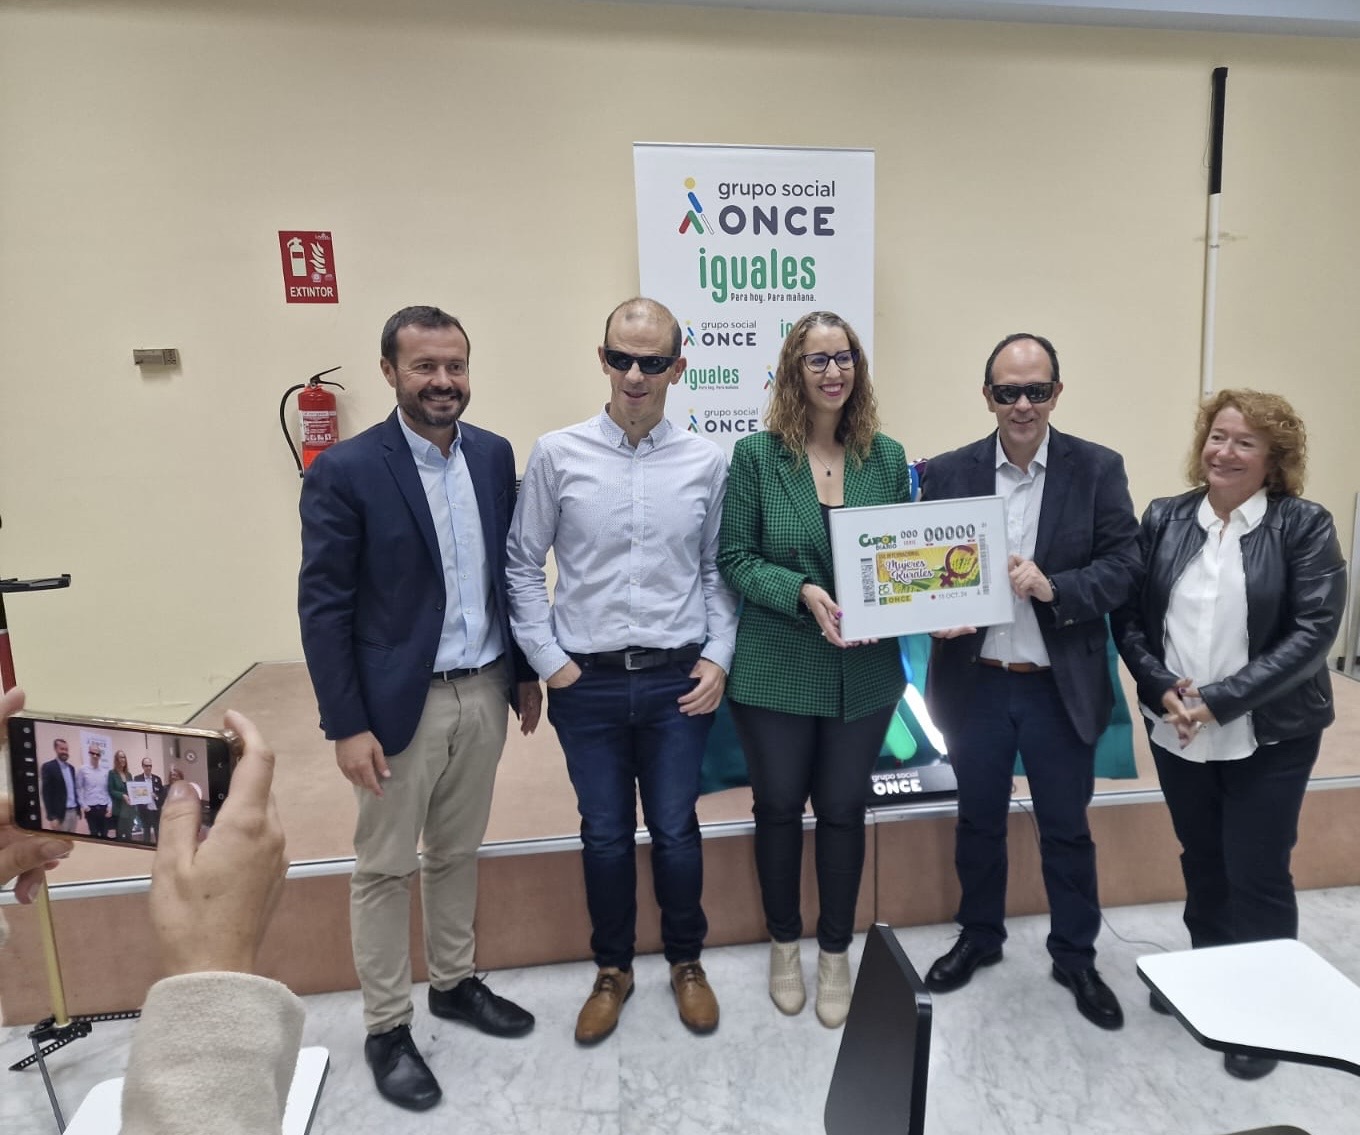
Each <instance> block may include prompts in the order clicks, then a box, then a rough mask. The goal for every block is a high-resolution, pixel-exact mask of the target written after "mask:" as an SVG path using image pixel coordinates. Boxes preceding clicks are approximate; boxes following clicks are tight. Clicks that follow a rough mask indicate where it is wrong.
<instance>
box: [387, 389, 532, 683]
mask: <svg viewBox="0 0 1360 1135" xmlns="http://www.w3.org/2000/svg"><path fill="white" fill-rule="evenodd" d="M397 422H398V423H399V424H400V426H401V432H402V433H403V434H404V435H405V436H406V443H407V444H408V445H409V446H410V447H411V456H412V457H414V458H415V461H416V472H418V473H419V474H420V483H421V485H422V486H423V487H424V489H425V500H426V503H428V504H429V506H430V519H431V520H433V521H434V532H435V537H436V538H437V539H438V541H439V558H440V560H441V561H442V563H443V567H444V592H445V600H444V626H443V627H442V628H441V630H440V632H439V650H438V651H437V652H436V654H435V657H434V668H435V671H436V672H439V671H444V670H466V669H470V668H471V667H474V666H485V665H487V663H489V662H494V661H495V660H496V659H497V658H499V657H500V656H501V655H502V654H504V653H505V643H504V642H502V641H501V630H500V626H499V624H498V623H497V622H496V620H495V619H493V618H492V617H491V611H490V607H489V600H490V597H491V567H490V564H489V563H488V562H487V558H486V541H485V540H484V539H483V538H482V514H481V512H480V511H478V508H477V493H476V491H475V490H474V489H473V487H472V475H471V474H470V473H469V472H468V467H467V459H466V458H465V457H464V456H463V444H462V443H463V438H462V435H461V434H457V435H455V436H454V439H453V445H452V446H451V447H450V448H449V455H448V457H447V458H446V457H445V456H444V455H443V454H442V453H441V452H440V451H439V446H437V445H435V444H434V443H433V442H431V441H426V440H425V439H424V438H423V437H421V436H420V435H419V434H418V433H416V432H415V430H413V429H411V427H410V426H408V425H407V424H406V422H405V420H404V419H403V418H402V416H401V414H400V413H398V414H397Z"/></svg>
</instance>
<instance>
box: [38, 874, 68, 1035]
mask: <svg viewBox="0 0 1360 1135" xmlns="http://www.w3.org/2000/svg"><path fill="white" fill-rule="evenodd" d="M38 925H39V926H41V927H42V939H43V955H44V957H45V960H46V962H47V986H48V989H49V990H51V993H52V1018H53V1020H54V1021H55V1022H56V1026H57V1028H65V1027H66V1026H67V1025H69V1024H70V1023H71V1018H70V1017H68V1016H67V1015H66V990H65V989H64V988H63V987H62V984H61V960H60V959H59V958H58V957H57V932H56V930H55V929H54V928H53V926H52V900H51V899H50V898H49V897H48V895H47V879H46V878H44V879H43V880H42V882H41V883H39V884H38Z"/></svg>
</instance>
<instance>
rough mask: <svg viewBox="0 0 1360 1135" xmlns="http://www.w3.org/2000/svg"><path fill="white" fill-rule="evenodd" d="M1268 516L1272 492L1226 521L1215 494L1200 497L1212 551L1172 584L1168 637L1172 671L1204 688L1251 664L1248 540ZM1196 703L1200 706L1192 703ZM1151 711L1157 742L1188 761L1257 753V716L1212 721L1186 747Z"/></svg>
mask: <svg viewBox="0 0 1360 1135" xmlns="http://www.w3.org/2000/svg"><path fill="white" fill-rule="evenodd" d="M1265 515H1266V491H1265V489H1261V490H1259V491H1258V492H1257V493H1256V494H1255V495H1254V496H1252V497H1251V498H1250V499H1248V500H1246V501H1244V502H1243V503H1242V504H1241V505H1239V506H1238V507H1237V508H1235V509H1233V511H1232V513H1231V514H1230V515H1229V517H1228V522H1227V523H1226V524H1225V523H1224V522H1223V521H1221V520H1220V519H1219V518H1218V516H1217V515H1216V514H1215V512H1214V510H1213V508H1212V507H1211V506H1210V504H1209V498H1208V497H1207V496H1206V497H1205V498H1204V499H1203V500H1202V501H1200V505H1199V511H1198V512H1197V513H1196V514H1195V520H1196V522H1197V523H1198V524H1199V526H1200V527H1201V528H1203V529H1204V530H1205V532H1206V533H1207V536H1206V538H1205V541H1204V548H1203V549H1202V550H1201V551H1200V553H1199V555H1197V556H1196V557H1195V558H1194V559H1193V560H1191V561H1190V563H1189V564H1187V565H1186V568H1185V571H1184V572H1182V573H1181V577H1180V579H1178V580H1177V581H1176V582H1175V584H1174V585H1173V586H1172V588H1171V601H1170V603H1169V604H1168V605H1167V612H1166V638H1165V647H1166V655H1165V657H1166V666H1167V669H1168V670H1170V671H1171V672H1172V673H1174V674H1180V675H1182V676H1184V677H1187V678H1190V679H1191V680H1192V681H1193V682H1194V684H1195V686H1196V688H1198V687H1200V686H1206V685H1208V684H1209V683H1210V682H1216V681H1219V680H1220V679H1222V678H1226V677H1228V676H1229V675H1231V674H1235V673H1237V671H1239V670H1240V669H1242V667H1244V666H1245V665H1246V664H1247V662H1248V661H1249V658H1248V654H1247V577H1246V574H1245V573H1244V572H1243V570H1242V537H1243V536H1245V535H1246V534H1247V533H1248V532H1251V531H1252V530H1253V529H1255V528H1256V527H1257V525H1259V524H1260V523H1261V521H1262V520H1263V519H1264V518H1265ZM1189 704H1191V705H1194V704H1196V703H1195V702H1194V701H1193V700H1190V701H1189ZM1143 713H1144V714H1145V715H1146V716H1147V717H1149V718H1151V719H1152V720H1154V721H1155V722H1156V724H1155V725H1154V726H1153V729H1152V740H1153V742H1154V743H1156V744H1158V745H1160V746H1161V747H1162V748H1163V749H1166V750H1167V752H1170V753H1176V754H1177V755H1179V756H1181V757H1184V758H1185V759H1186V760H1187V761H1195V762H1197V763H1203V762H1205V761H1240V760H1242V759H1243V758H1244V757H1249V756H1251V754H1252V753H1253V752H1255V751H1256V731H1255V729H1253V728H1252V724H1251V714H1250V713H1245V714H1243V715H1242V716H1241V717H1239V718H1237V719H1235V720H1233V721H1230V722H1228V723H1227V724H1226V725H1225V724H1220V723H1219V722H1214V723H1213V724H1211V725H1207V726H1206V727H1205V728H1203V729H1201V730H1199V731H1198V732H1196V734H1195V735H1194V737H1193V738H1191V740H1190V743H1189V744H1188V745H1186V746H1185V748H1183V749H1182V748H1181V745H1180V741H1179V740H1178V739H1177V737H1176V727H1175V726H1174V725H1171V724H1170V723H1169V722H1166V721H1163V720H1162V719H1161V715H1160V713H1157V714H1154V713H1152V712H1151V711H1149V710H1148V709H1147V708H1146V707H1144V709H1143Z"/></svg>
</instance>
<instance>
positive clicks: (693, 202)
mask: <svg viewBox="0 0 1360 1135" xmlns="http://www.w3.org/2000/svg"><path fill="white" fill-rule="evenodd" d="M697 186H698V182H696V181H695V180H694V178H692V177H687V178H685V197H686V204H687V205H688V206H689V207H688V208H687V209H686V210H685V215H684V216H683V217H682V218H681V219H680V231H681V232H682V233H687V232H689V230H690V229H693V230H694V231H695V233H697V234H698V235H699V236H703V235H704V234H705V233H709V232H712V231H713V222H711V221H710V220H709V219H708V217H707V215H705V213H704V207H703V205H702V204H701V203H700V201H699V195H698V194H697V193H695V192H694V190H695V188H696V187H697Z"/></svg>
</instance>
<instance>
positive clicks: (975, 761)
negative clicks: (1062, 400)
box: [922, 333, 1139, 1029]
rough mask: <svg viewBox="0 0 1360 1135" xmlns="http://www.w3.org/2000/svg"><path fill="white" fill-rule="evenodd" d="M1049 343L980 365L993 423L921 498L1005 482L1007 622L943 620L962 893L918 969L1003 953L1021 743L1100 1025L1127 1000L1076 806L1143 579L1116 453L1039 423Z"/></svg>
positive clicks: (940, 707)
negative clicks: (1099, 965)
mask: <svg viewBox="0 0 1360 1135" xmlns="http://www.w3.org/2000/svg"><path fill="white" fill-rule="evenodd" d="M1058 375H1059V371H1058V355H1057V352H1056V351H1055V350H1054V349H1053V344H1052V343H1050V342H1049V341H1048V340H1047V339H1044V338H1042V337H1041V336H1038V335H1031V334H1028V333H1021V334H1017V335H1009V336H1007V337H1006V338H1005V339H1003V340H1002V341H1001V342H1000V343H998V344H997V346H996V348H995V349H994V350H993V351H992V354H991V357H990V358H988V360H987V364H986V367H985V368H984V371H983V379H984V382H983V387H982V395H983V398H984V399H985V400H986V402H987V408H988V409H989V410H990V411H991V412H992V413H993V414H994V415H995V416H996V423H997V429H996V432H995V433H993V434H991V435H990V436H988V437H986V438H984V439H983V440H982V441H978V442H974V443H973V444H972V445H966V446H964V447H963V448H961V449H956V450H954V451H953V452H951V453H946V454H944V455H943V456H940V457H934V458H932V459H931V460H930V461H929V462H928V463H927V465H926V470H925V474H924V477H923V479H922V499H923V500H949V499H953V498H958V497H976V496H990V495H993V494H995V495H998V496H1001V497H1003V498H1004V499H1005V505H1006V529H1007V532H1006V541H1007V547H1008V550H1009V568H1010V582H1011V590H1012V598H1013V601H1014V621H1013V622H1011V623H1008V624H1003V625H999V626H995V627H990V628H986V629H983V630H977V629H975V628H973V627H958V628H955V629H954V630H951V631H941V632H938V633H937V636H936V637H937V642H936V643H935V649H934V652H933V655H932V657H931V662H930V673H929V677H928V679H927V689H926V696H927V701H928V703H929V706H930V711H931V714H932V716H933V717H934V719H935V722H936V724H938V725H939V726H940V728H941V730H942V731H943V732H944V735H945V740H946V742H947V744H948V747H949V756H950V759H951V761H952V762H953V764H954V770H955V773H956V774H957V776H958V784H959V809H958V827H957V829H956V832H955V846H954V865H955V868H956V869H957V871H958V875H959V882H960V884H961V886H962V890H963V894H962V898H961V900H960V903H959V910H958V914H957V915H956V920H957V921H958V923H959V925H960V926H961V927H962V930H961V932H960V934H959V938H958V941H957V942H955V944H954V946H953V948H952V949H951V950H950V951H949V952H948V953H947V954H945V955H944V956H943V957H942V958H940V959H938V960H937V961H936V962H935V964H934V965H933V966H931V968H930V970H929V971H928V973H927V974H926V984H927V985H928V986H929V987H930V988H931V989H933V990H934V991H936V992H937V993H944V992H948V991H949V990H952V989H957V988H959V987H960V986H962V985H964V984H966V983H967V982H968V980H969V979H970V978H971V977H972V976H973V973H974V971H975V970H976V969H977V968H978V967H979V966H984V965H991V964H993V963H995V962H998V961H1000V960H1001V944H1002V943H1003V942H1004V941H1005V939H1006V928H1005V908H1006V868H1007V861H1006V831H1007V816H1008V813H1009V808H1010V794H1011V780H1012V775H1013V770H1014V764H1015V754H1016V752H1017V750H1018V751H1019V753H1020V755H1021V758H1022V761H1023V763H1024V769H1025V774H1026V776H1027V777H1028V778H1029V786H1030V793H1031V795H1032V797H1033V800H1034V815H1035V818H1036V820H1037V822H1038V825H1039V841H1040V857H1041V859H1042V862H1043V875H1044V886H1045V888H1046V890H1047V892H1048V903H1049V911H1050V919H1051V921H1050V933H1049V936H1048V951H1049V954H1050V955H1051V956H1052V959H1053V970H1052V973H1053V978H1054V980H1055V981H1057V982H1059V983H1060V984H1062V985H1064V986H1066V987H1067V988H1068V989H1070V990H1072V992H1073V994H1074V996H1075V998H1076V1003H1077V1008H1078V1009H1079V1010H1080V1011H1081V1013H1082V1015H1083V1016H1085V1017H1086V1018H1087V1019H1088V1020H1090V1021H1092V1022H1093V1023H1095V1024H1097V1025H1099V1026H1100V1027H1101V1028H1107V1029H1117V1028H1120V1027H1121V1026H1122V1025H1123V1023H1124V1015H1123V1011H1122V1010H1121V1009H1120V1007H1119V1001H1118V999H1117V998H1116V997H1115V995H1114V993H1113V991H1112V990H1111V989H1110V988H1109V986H1107V985H1106V984H1105V982H1104V981H1103V980H1101V977H1100V974H1099V973H1097V972H1096V969H1095V956H1096V952H1095V940H1096V935H1097V933H1098V932H1099V930H1100V902H1099V897H1098V894H1097V887H1096V856H1095V845H1094V844H1093V843H1092V842H1091V832H1090V828H1089V826H1088V825H1087V820H1086V806H1087V804H1089V803H1090V799H1091V793H1092V791H1093V789H1094V787H1095V771H1094V770H1095V745H1096V740H1097V738H1098V737H1099V736H1100V734H1101V732H1102V731H1103V730H1104V728H1105V726H1106V724H1107V723H1108V721H1109V718H1110V711H1111V709H1112V708H1113V705H1114V692H1113V690H1112V688H1111V685H1110V676H1109V669H1108V666H1107V663H1106V645H1105V644H1106V634H1107V631H1106V625H1105V616H1106V615H1107V614H1108V613H1109V612H1110V611H1112V610H1113V609H1114V608H1116V607H1118V606H1119V605H1120V604H1122V603H1123V602H1124V601H1125V599H1127V598H1128V597H1129V596H1130V595H1131V594H1132V592H1133V590H1134V588H1135V587H1136V586H1137V582H1138V567H1139V559H1138V550H1137V539H1138V524H1137V521H1136V520H1135V519H1134V514H1133V502H1132V501H1131V500H1130V499H1129V489H1128V480H1127V478H1126V476H1125V474H1124V461H1123V458H1121V457H1120V456H1119V454H1117V453H1115V452H1114V451H1112V450H1109V449H1106V448H1104V447H1103V446H1099V445H1095V444H1093V443H1092V442H1088V441H1083V440H1081V439H1080V438H1076V437H1070V436H1068V435H1066V434H1061V433H1059V432H1058V431H1057V430H1054V429H1050V428H1049V425H1048V418H1049V415H1050V414H1051V413H1052V412H1053V410H1054V408H1055V407H1056V406H1057V404H1058V396H1059V395H1060V394H1061V393H1062V389H1063V387H1062V383H1061V382H1060V381H1059V378H1058Z"/></svg>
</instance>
